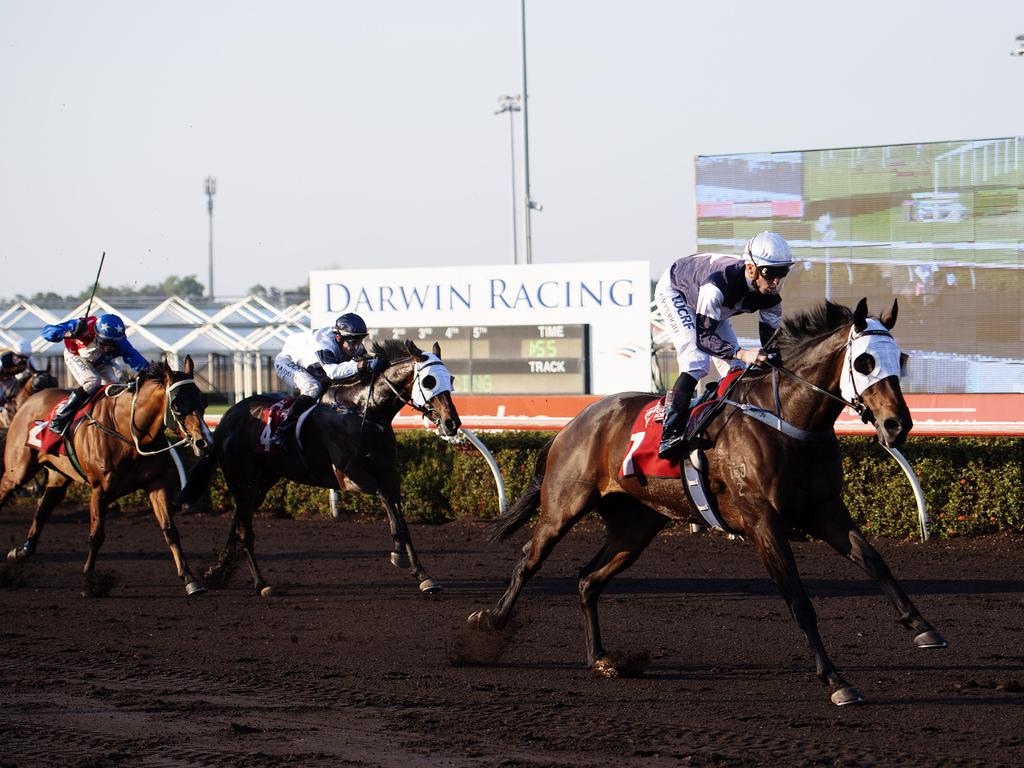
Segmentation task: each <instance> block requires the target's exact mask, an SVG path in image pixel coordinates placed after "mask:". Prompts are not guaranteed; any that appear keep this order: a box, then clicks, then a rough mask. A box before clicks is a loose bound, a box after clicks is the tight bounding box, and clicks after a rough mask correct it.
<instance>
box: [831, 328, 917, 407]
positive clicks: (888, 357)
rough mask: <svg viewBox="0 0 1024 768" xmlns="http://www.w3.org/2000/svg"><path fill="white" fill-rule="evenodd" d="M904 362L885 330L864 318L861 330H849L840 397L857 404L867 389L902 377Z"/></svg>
mask: <svg viewBox="0 0 1024 768" xmlns="http://www.w3.org/2000/svg"><path fill="white" fill-rule="evenodd" d="M904 359H905V356H904V355H903V353H902V352H900V347H899V345H898V344H897V343H896V339H894V338H893V337H892V334H891V333H889V329H888V328H886V327H885V326H884V325H882V323H881V322H879V321H878V320H875V319H874V318H873V317H871V318H868V320H867V327H866V328H865V329H864V330H863V331H860V332H859V333H858V332H857V330H856V329H855V328H851V329H850V339H849V341H847V343H846V359H845V360H843V376H842V378H841V379H840V382H839V390H840V392H841V393H842V395H843V397H844V398H846V399H847V400H849V401H850V402H857V401H858V400H859V399H860V395H861V393H862V392H864V391H865V390H866V389H868V387H870V386H872V385H874V384H877V383H878V382H879V381H882V380H883V379H887V378H888V377H890V376H895V377H897V378H899V377H900V376H902V375H903V373H902V368H903V361H904Z"/></svg>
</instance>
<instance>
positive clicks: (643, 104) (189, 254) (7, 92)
mask: <svg viewBox="0 0 1024 768" xmlns="http://www.w3.org/2000/svg"><path fill="white" fill-rule="evenodd" d="M1019 33H1024V4H1022V3H1021V2H1020V1H1019V0H1001V1H999V2H996V1H994V0H992V1H987V0H976V1H975V2H971V3H965V2H963V1H962V0H957V1H956V2H952V1H949V0H927V2H918V1H916V0H914V1H908V0H886V2H878V1H877V0H860V1H859V2H857V3H848V2H827V1H824V0H819V1H818V2H810V1H809V2H743V1H738V2H725V3H713V2H700V3H689V2H682V1H681V0H680V1H678V2H670V1H669V0H619V1H617V2H612V1H611V0H527V44H528V66H529V72H528V74H529V95H530V102H529V104H530V106H529V116H530V135H529V138H530V175H531V187H532V192H533V197H534V199H535V200H537V201H539V202H540V203H542V204H543V206H544V210H543V212H540V213H535V214H534V215H533V218H532V221H533V259H534V262H536V263H555V262H577V261H611V260H615V261H619V260H632V259H644V260H649V261H650V262H651V270H652V276H656V275H657V274H658V273H659V272H660V271H661V270H662V269H663V268H664V267H665V266H667V265H668V263H669V262H670V261H671V260H672V259H674V258H676V257H678V256H681V255H685V254H686V253H689V252H691V251H692V250H693V249H694V247H695V241H696V237H695V221H694V217H695V213H694V209H695V204H694V195H693V183H694V182H693V168H694V158H695V156H696V155H699V154H716V153H732V152H759V151H779V150H797V149H821V148H828V147H845V146H859V145H870V144H892V143H913V142H925V141H943V140H958V139H975V138H989V137H996V136H1008V135H1019V134H1022V133H1024V99H1022V94H1024V57H1011V56H1010V55H1009V52H1010V50H1011V49H1012V48H1013V47H1014V38H1015V36H1016V35H1017V34H1019ZM520 66H521V64H520V38H519V0H432V1H431V2H426V1H425V0H374V1H373V2H367V0H359V1H358V2H355V1H350V0H334V1H333V2H330V1H328V0H322V1H313V0H289V1H288V2H283V1H281V2H268V1H267V0H232V1H230V2H224V1H218V0H204V1H202V2H199V1H196V0H175V2H173V3H169V2H154V1H152V0H148V1H144V0H123V1H122V2H115V1H112V0H89V1H88V2H78V1H73V0H0V104H2V113H0V114H2V118H0V147H2V153H0V264H2V265H3V283H2V287H0V296H12V295H14V294H15V293H24V294H31V293H34V292H36V291H42V290H54V291H57V292H60V293H69V292H73V291H78V290H81V289H82V288H84V287H87V286H88V285H90V284H91V282H92V279H93V277H94V275H95V270H96V265H97V263H98V260H99V256H100V253H101V252H102V251H106V252H107V262H106V265H105V267H104V275H103V281H102V282H103V283H104V284H108V285H124V284H135V283H137V284H145V283H153V282H160V281H162V280H163V279H164V278H165V277H167V276H168V275H172V274H174V275H186V274H194V275H196V276H197V277H198V279H199V280H200V281H201V282H203V283H204V284H205V283H206V281H207V277H206V276H207V260H208V250H207V237H208V217H207V211H206V197H205V194H204V193H203V180H204V179H205V177H206V176H208V175H213V176H215V177H216V178H217V184H218V188H217V195H216V197H215V199H214V238H215V246H214V247H215V257H214V260H215V275H214V283H215V288H216V291H217V294H218V295H222V294H231V295H239V294H242V293H244V292H245V290H246V289H247V288H248V287H249V286H251V285H253V284H255V283H262V284H264V285H270V286H277V287H282V288H291V287H294V286H297V285H301V284H303V283H305V282H306V279H307V273H308V271H309V270H312V269H328V268H348V267H351V268H368V267H409V266H426V265H438V266H458V265H487V264H510V263H512V201H511V177H510V165H511V158H510V151H509V120H508V116H507V115H501V116H495V115H494V110H495V108H496V106H497V99H498V97H499V96H500V95H502V94H515V93H518V92H519V90H520Z"/></svg>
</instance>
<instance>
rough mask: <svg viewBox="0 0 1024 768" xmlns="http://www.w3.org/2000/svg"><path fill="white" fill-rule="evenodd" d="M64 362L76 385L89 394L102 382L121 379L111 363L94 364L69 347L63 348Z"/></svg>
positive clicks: (112, 382) (111, 382)
mask: <svg viewBox="0 0 1024 768" xmlns="http://www.w3.org/2000/svg"><path fill="white" fill-rule="evenodd" d="M64 364H65V365H67V367H68V370H69V371H71V375H72V376H73V377H74V379H75V381H77V382H78V386H80V387H81V388H82V389H84V390H85V391H86V392H88V393H89V394H90V395H91V394H92V393H93V392H95V391H96V390H97V389H99V388H100V387H102V386H103V385H104V384H117V383H118V382H119V381H121V374H120V372H119V371H118V370H117V368H115V367H114V365H113V364H112V363H106V364H105V365H96V364H95V363H90V362H89V361H88V360H86V359H85V358H84V357H81V356H80V355H76V354H75V353H74V352H72V351H71V350H69V349H65V350H64Z"/></svg>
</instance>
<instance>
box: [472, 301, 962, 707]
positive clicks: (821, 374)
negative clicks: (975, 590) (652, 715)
mask: <svg viewBox="0 0 1024 768" xmlns="http://www.w3.org/2000/svg"><path fill="white" fill-rule="evenodd" d="M896 314H897V305H896V304H895V303H894V304H893V307H892V310H891V311H890V312H888V313H886V314H884V315H883V316H882V317H881V318H880V319H876V318H871V317H868V314H867V302H866V301H865V300H861V302H860V303H859V304H858V305H857V308H856V310H855V311H853V312H851V311H850V310H849V309H847V308H846V307H841V306H838V305H835V304H830V303H827V302H826V303H825V304H824V305H823V306H821V307H818V308H816V309H814V310H812V311H810V312H807V313H802V314H798V315H797V316H795V317H793V318H789V319H787V320H786V321H785V322H784V324H783V327H782V330H781V333H780V339H779V349H780V351H781V354H782V359H783V360H785V361H786V364H787V365H788V366H789V368H788V369H781V368H780V370H786V371H787V372H788V373H789V374H790V376H789V377H787V378H784V379H782V380H781V382H779V381H777V380H776V379H775V377H774V376H768V375H759V376H747V377H746V379H745V380H744V381H742V382H740V383H739V384H738V385H737V387H736V388H735V389H736V390H737V391H738V395H739V396H738V399H739V400H740V401H743V402H745V403H747V404H751V405H754V406H759V407H760V408H762V409H765V410H767V411H773V410H775V408H776V403H779V402H781V403H783V404H784V407H783V409H782V410H783V411H784V413H783V414H782V415H783V416H784V417H785V418H786V419H788V420H789V423H791V424H793V425H794V426H795V427H796V430H797V431H791V433H790V434H785V433H783V432H782V431H775V430H773V429H771V428H769V427H768V426H766V425H765V424H764V423H762V422H761V421H757V420H755V419H752V418H747V417H745V416H744V415H743V414H742V411H741V409H740V408H736V409H730V410H729V411H727V412H726V413H724V414H722V415H720V416H719V417H717V418H716V419H715V420H714V421H712V422H711V424H710V426H709V428H708V430H707V433H706V437H707V439H708V440H709V441H710V442H711V443H713V446H714V447H713V449H712V450H710V451H709V452H708V454H707V459H708V477H709V480H710V492H711V494H712V496H714V497H715V499H716V501H717V506H718V509H719V512H720V515H721V517H722V519H723V520H724V522H725V523H726V524H727V525H728V526H729V527H730V528H732V529H733V530H734V531H737V532H739V533H741V534H742V535H743V536H745V537H747V538H748V539H749V540H750V541H752V542H753V544H754V547H755V548H756V550H757V553H758V555H760V557H761V560H762V562H763V563H764V566H765V567H766V568H767V570H768V573H769V574H770V575H771V577H772V579H773V580H774V581H775V583H776V585H777V586H778V588H779V590H780V591H781V592H782V596H783V597H784V598H785V600H786V603H787V605H788V606H789V610H790V612H791V613H792V615H793V617H794V619H795V620H796V622H797V624H798V625H799V627H800V629H801V630H803V633H804V635H805V636H806V638H807V641H808V644H809V645H810V648H811V652H812V654H813V656H814V660H815V665H816V668H817V676H818V677H819V678H820V679H821V681H822V682H823V683H825V685H826V686H827V687H828V688H829V690H830V691H831V698H832V701H833V702H834V703H835V704H837V705H840V706H842V705H844V704H852V703H855V702H858V701H861V700H863V696H862V695H861V694H860V692H859V691H858V690H857V689H856V688H855V687H854V686H853V685H851V684H850V683H849V682H848V681H847V680H846V678H845V677H843V675H841V674H840V673H839V671H838V670H837V669H836V667H835V666H834V665H833V663H832V661H831V660H830V659H829V657H828V655H827V654H826V652H825V648H824V645H823V644H822V640H821V636H820V635H819V633H818V625H817V618H816V616H815V612H814V608H813V606H812V605H811V602H810V600H809V599H808V597H807V594H806V593H805V592H804V588H803V585H802V584H801V582H800V576H799V573H798V571H797V566H796V561H795V559H794V557H793V551H792V549H791V547H790V544H789V540H788V537H789V535H790V534H791V533H793V532H802V533H805V534H810V535H811V536H814V537H816V538H818V539H822V540H823V541H825V542H827V543H828V544H829V545H831V546H832V547H833V548H835V549H836V550H837V551H838V552H839V553H840V554H842V555H844V556H845V557H848V558H849V559H850V560H852V561H853V562H854V563H856V564H857V565H859V566H860V567H861V568H862V569H864V571H866V572H867V573H868V574H869V575H870V576H872V577H873V578H875V579H876V580H877V581H878V582H879V584H880V585H881V587H882V590H883V592H884V593H885V595H886V597H887V598H888V599H889V602H890V603H892V605H893V607H894V608H895V609H896V613H897V615H898V617H899V621H900V623H902V624H903V625H904V626H905V627H906V628H907V629H909V630H911V631H913V632H914V644H915V645H916V646H917V647H918V648H941V647H945V646H946V641H945V640H944V639H943V637H942V636H941V635H940V634H939V633H938V632H937V631H935V629H934V628H933V627H932V626H931V625H930V624H929V623H928V622H927V621H925V620H924V618H922V616H921V614H920V612H919V611H918V610H917V608H916V607H915V606H914V604H913V603H912V602H911V601H910V598H908V597H907V595H906V593H905V592H904V591H903V589H902V588H901V587H900V585H899V584H898V583H897V582H896V579H895V578H893V576H892V574H891V573H890V571H889V568H888V567H887V566H886V564H885V562H884V561H883V559H882V557H881V555H879V553H878V552H877V551H876V550H875V548H874V547H872V546H871V544H869V543H868V542H867V540H866V539H865V538H864V536H863V535H862V534H861V532H860V530H859V529H858V527H857V525H856V523H854V521H853V519H852V518H851V516H850V513H849V511H848V510H847V508H846V505H845V504H844V503H843V499H842V481H843V478H842V464H841V461H840V453H839V443H838V441H837V440H836V437H835V432H834V424H835V421H836V419H837V418H838V417H839V414H840V413H841V412H842V409H843V408H844V406H845V405H850V404H852V405H854V406H855V407H856V409H857V410H858V411H859V412H860V413H861V414H862V417H863V418H864V419H865V421H867V422H870V423H871V424H873V425H874V427H875V429H876V431H877V434H878V440H879V441H880V442H881V443H882V444H884V445H887V446H889V447H896V446H899V445H901V444H902V443H903V442H904V441H905V440H906V438H907V434H908V433H909V432H910V430H911V427H912V426H913V422H912V421H911V417H910V412H909V410H908V409H907V405H906V402H905V401H904V398H903V394H902V391H901V390H900V385H899V374H900V364H901V356H902V355H901V353H900V352H899V348H898V346H897V345H896V342H895V340H894V339H893V337H892V335H891V334H890V331H891V329H892V327H893V325H894V324H895V322H896ZM652 399H653V397H652V396H651V395H649V394H641V393H624V394H619V395H613V396H611V397H607V398H604V399H603V400H599V401H598V402H596V403H594V404H592V405H590V406H588V407H587V408H585V409H584V410H583V411H582V412H581V413H580V414H579V415H578V416H577V417H576V418H575V419H574V420H573V421H572V422H570V423H569V424H568V425H567V426H566V427H565V428H564V429H563V430H562V431H561V432H559V433H558V434H557V435H556V436H555V437H554V438H553V439H552V440H551V441H550V442H549V443H548V444H547V445H546V446H545V447H544V448H543V449H542V450H541V453H540V455H539V457H538V459H537V465H536V470H535V472H534V476H533V479H532V481H531V482H530V485H529V486H528V488H527V490H526V492H525V493H524V495H523V496H522V497H520V498H519V499H518V500H517V501H516V502H515V503H514V504H513V505H512V506H511V507H510V508H509V509H508V510H507V511H506V512H505V513H504V514H503V515H502V516H501V517H499V518H498V520H497V521H496V523H495V528H494V532H495V533H494V538H497V539H505V538H507V537H508V536H509V535H511V534H512V533H513V532H514V531H515V530H517V529H518V528H520V527H521V526H523V525H524V524H525V523H526V522H527V521H528V520H529V519H530V518H531V516H532V515H533V514H534V513H535V512H537V511H538V510H539V511H540V517H539V520H538V521H537V523H536V524H535V525H534V527H533V534H532V537H531V539H530V541H529V542H528V543H527V544H526V545H525V546H524V547H523V557H522V559H521V560H520V561H519V563H518V564H517V565H516V567H515V569H514V571H513V573H512V579H511V582H510V584H509V586H508V589H507V590H506V591H505V593H504V594H503V595H502V597H501V598H500V599H499V600H498V603H497V605H496V606H495V608H494V609H493V610H485V611H477V612H476V613H474V614H472V615H471V616H470V617H469V619H468V623H469V626H470V628H473V629H479V630H489V629H500V628H502V627H504V626H505V625H506V623H507V622H508V619H509V616H510V614H511V611H512V608H513V606H514V605H515V602H516V600H517V598H518V597H519V593H520V591H521V590H522V588H523V586H524V584H525V583H526V582H527V581H528V580H529V579H530V577H531V576H533V575H534V574H535V573H536V572H537V570H538V569H539V568H540V566H541V564H542V563H543V562H544V560H545V558H547V556H548V555H549V554H550V553H551V551H552V549H553V548H554V546H555V545H556V544H557V543H558V541H559V540H560V539H561V538H562V536H564V535H565V534H566V533H567V532H568V531H569V529H570V528H572V527H573V526H574V525H575V524H576V523H577V522H579V521H580V519H582V518H583V516H584V515H586V514H587V513H588V512H591V511H596V512H597V513H598V514H599V515H600V516H601V518H602V520H603V521H604V524H605V526H606V528H607V540H606V543H605V545H604V547H603V548H602V549H601V551H600V552H598V553H597V555H596V556H595V557H594V559H593V560H592V561H591V562H590V563H589V564H588V565H586V566H585V567H584V568H583V569H582V570H581V571H580V582H579V596H580V605H581V608H582V611H583V616H584V630H585V639H586V655H587V663H588V664H589V666H590V667H591V668H592V669H593V670H594V672H595V673H597V674H599V675H603V676H605V677H615V676H617V674H618V670H617V668H616V666H615V664H614V662H613V661H612V660H611V659H610V658H609V657H608V654H607V652H606V651H605V649H604V647H603V645H602V642H601V631H600V627H599V624H598V617H597V601H598V597H599V596H600V594H601V592H602V590H603V589H604V588H605V586H606V585H607V584H608V581H609V580H610V579H611V578H612V577H613V576H615V575H616V574H617V573H620V572H621V571H623V570H625V569H626V568H628V567H629V566H630V565H631V564H632V563H633V562H635V561H636V559H637V558H638V557H639V556H640V553H641V552H642V551H643V550H644V548H645V547H646V546H647V545H648V544H649V543H650V542H651V540H652V539H653V538H654V536H655V535H656V534H657V533H658V532H659V531H660V530H661V529H662V528H663V527H664V526H665V524H666V523H667V522H668V521H669V520H670V519H676V520H687V519H690V517H691V514H692V512H691V510H692V507H691V505H690V503H689V501H688V500H687V498H686V496H685V492H684V489H683V487H682V485H681V483H680V482H679V480H678V479H657V478H638V477H635V476H634V477H625V478H622V479H619V477H618V470H619V467H620V466H621V465H622V463H623V458H624V455H625V453H626V451H627V447H628V446H629V445H630V430H631V427H632V425H633V424H634V422H635V421H636V418H637V416H638V414H640V412H641V411H642V410H643V409H644V408H645V407H647V406H648V405H650V403H651V401H652ZM799 430H803V432H799ZM795 434H800V435H804V436H808V437H813V439H807V440H800V439H796V438H795V437H794V436H793V435H795Z"/></svg>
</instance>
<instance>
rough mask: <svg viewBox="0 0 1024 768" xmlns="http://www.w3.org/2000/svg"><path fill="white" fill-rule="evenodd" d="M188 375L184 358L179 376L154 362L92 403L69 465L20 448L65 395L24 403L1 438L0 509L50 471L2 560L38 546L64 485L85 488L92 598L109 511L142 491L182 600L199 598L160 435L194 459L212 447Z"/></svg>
mask: <svg viewBox="0 0 1024 768" xmlns="http://www.w3.org/2000/svg"><path fill="white" fill-rule="evenodd" d="M192 373H193V363H192V358H191V357H186V358H185V365H184V368H183V370H181V371H175V370H172V369H171V368H170V367H169V366H167V365H166V364H165V363H154V364H152V365H150V366H149V368H147V369H145V370H144V371H143V372H142V373H141V374H139V376H138V378H136V379H135V380H134V381H133V382H132V383H130V384H128V385H126V386H125V387H123V388H122V389H121V390H120V391H119V392H118V394H116V395H113V396H110V395H108V396H100V397H98V399H96V400H95V401H94V403H93V406H92V407H91V408H90V414H91V415H90V416H89V417H87V418H86V419H85V420H83V421H82V422H81V424H80V425H79V426H78V427H77V429H76V430H75V432H74V434H73V435H72V436H71V437H70V438H69V439H70V441H71V446H72V449H73V453H74V457H75V459H76V461H75V462H73V461H72V460H71V458H70V457H69V456H67V455H59V454H57V453H56V452H54V453H42V452H40V451H39V450H37V449H35V448H30V447H28V446H27V445H26V444H25V441H26V437H27V436H28V431H29V429H30V428H31V427H32V425H33V423H34V422H35V421H37V420H46V419H47V418H48V417H49V415H50V412H51V411H52V410H53V407H54V406H55V405H56V404H57V402H58V401H59V400H61V399H62V398H64V397H66V396H67V394H68V391H67V390H64V389H45V390H43V391H41V392H39V393H37V394H34V395H32V396H31V397H29V398H28V399H27V400H26V401H25V403H24V405H22V406H21V407H20V408H19V409H18V412H17V413H16V414H15V416H14V421H13V422H12V423H11V428H10V430H9V431H8V434H7V446H6V448H5V451H4V464H5V468H4V475H3V479H2V480H0V506H2V505H3V504H4V502H6V501H7V499H8V498H9V497H10V495H11V493H12V492H13V491H14V490H15V488H17V487H18V486H19V485H21V484H22V483H24V482H25V481H27V480H28V479H29V478H30V477H32V476H33V475H34V474H35V473H36V472H37V471H38V470H39V468H40V467H44V468H46V469H47V470H48V472H47V475H48V477H47V483H46V490H45V491H44V493H43V497H42V498H41V499H40V500H39V505H38V506H37V508H36V512H35V516H34V517H33V520H32V526H31V527H30V528H29V532H28V538H27V540H26V541H25V543H24V544H22V545H21V546H20V547H15V548H14V549H12V550H11V551H10V552H9V553H8V555H7V557H8V559H11V560H20V559H23V558H26V557H29V556H31V555H32V554H33V553H34V552H35V550H36V547H37V546H38V543H39V536H40V534H41V533H42V530H43V526H45V525H46V522H47V521H48V520H49V519H50V515H51V514H52V512H53V510H54V508H55V507H56V506H57V505H58V504H59V503H60V502H61V501H62V500H63V499H64V496H65V495H66V494H67V491H68V485H69V483H71V482H79V483H85V484H86V485H89V486H90V487H91V488H92V496H91V498H90V500H89V552H88V555H87V557H86V560H85V567H84V568H83V571H84V573H85V578H86V588H87V592H91V591H92V586H93V582H94V579H95V566H96V556H97V554H98V553H99V550H100V547H101V546H102V545H103V539H104V535H105V529H104V523H105V517H106V512H107V507H108V505H109V504H110V503H111V502H112V501H114V500H115V499H118V498H120V497H121V496H124V495H125V494H127V493H130V492H132V491H135V490H139V489H140V488H141V489H144V490H146V491H147V492H148V493H149V500H150V503H151V504H152V506H153V514H154V515H155V516H156V520H157V523H158V524H159V525H160V529H161V531H163V534H164V539H165V540H166V542H167V546H168V547H169V548H170V550H171V555H172V557H173V558H174V563H175V567H176V568H177V572H178V577H179V578H181V579H182V581H183V582H184V584H185V592H186V594H188V595H194V594H199V593H201V592H204V591H205V588H204V587H203V586H202V585H201V584H200V583H199V582H198V581H197V580H196V579H195V577H193V575H192V572H191V571H190V570H189V567H188V563H187V562H186V560H185V555H184V553H183V552H182V549H181V542H180V539H179V536H178V531H177V529H176V528H175V526H174V519H173V516H172V515H171V512H170V509H169V508H168V490H169V489H174V488H176V487H177V485H178V471H177V469H176V467H175V465H174V462H173V460H172V459H171V457H170V454H169V453H168V451H169V446H168V444H167V439H166V437H165V434H164V432H165V430H166V429H167V427H171V428H172V429H173V430H174V431H175V432H177V434H178V435H179V437H181V438H182V439H181V441H180V442H179V443H178V444H179V445H180V444H184V443H189V444H190V445H191V446H192V449H193V450H194V451H195V453H196V455H202V454H204V453H205V452H206V451H207V450H208V449H209V448H210V444H211V442H212V435H211V434H210V430H209V428H207V426H206V423H205V422H204V420H203V412H204V410H205V408H206V397H205V396H204V395H203V393H202V392H200V391H199V388H198V387H197V386H196V383H195V381H193V379H192ZM54 450H56V449H54ZM76 464H77V465H76Z"/></svg>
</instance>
